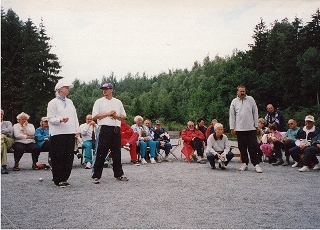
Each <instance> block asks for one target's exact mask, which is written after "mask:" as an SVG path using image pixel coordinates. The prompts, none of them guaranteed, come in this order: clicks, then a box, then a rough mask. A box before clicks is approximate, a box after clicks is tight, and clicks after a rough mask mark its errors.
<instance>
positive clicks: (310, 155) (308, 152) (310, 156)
mask: <svg viewBox="0 0 320 230" xmlns="http://www.w3.org/2000/svg"><path fill="white" fill-rule="evenodd" d="M317 153H320V149H319V148H317V147H316V146H310V147H307V148H305V150H304V158H303V160H302V162H303V165H307V166H309V167H311V163H314V164H319V160H318V158H317V156H316V154H317Z"/></svg>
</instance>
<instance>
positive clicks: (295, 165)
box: [291, 162, 299, 168]
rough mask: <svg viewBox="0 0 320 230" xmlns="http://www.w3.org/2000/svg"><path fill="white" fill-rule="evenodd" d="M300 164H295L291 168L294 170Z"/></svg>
mask: <svg viewBox="0 0 320 230" xmlns="http://www.w3.org/2000/svg"><path fill="white" fill-rule="evenodd" d="M298 164H299V163H298V162H296V163H294V164H293V165H292V166H291V167H292V168H295V167H297V166H298Z"/></svg>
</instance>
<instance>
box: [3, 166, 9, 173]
mask: <svg viewBox="0 0 320 230" xmlns="http://www.w3.org/2000/svg"><path fill="white" fill-rule="evenodd" d="M1 174H9V170H8V168H7V166H6V165H4V166H2V168H1Z"/></svg>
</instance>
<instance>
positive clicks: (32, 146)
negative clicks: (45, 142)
mask: <svg viewBox="0 0 320 230" xmlns="http://www.w3.org/2000/svg"><path fill="white" fill-rule="evenodd" d="M29 117H30V116H29V115H28V114H26V113H24V112H22V113H20V114H19V115H18V116H17V120H18V123H17V124H15V125H13V134H14V138H15V139H14V144H13V146H12V148H13V150H14V167H13V171H19V170H20V168H19V161H20V159H21V157H22V155H23V154H24V152H25V151H26V152H31V154H32V162H33V163H32V169H34V170H37V169H39V168H38V166H37V162H38V158H39V155H40V147H39V146H38V145H37V144H36V142H35V140H34V134H35V128H34V126H33V124H30V123H28V119H29Z"/></svg>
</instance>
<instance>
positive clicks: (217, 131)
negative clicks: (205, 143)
mask: <svg viewBox="0 0 320 230" xmlns="http://www.w3.org/2000/svg"><path fill="white" fill-rule="evenodd" d="M214 132H215V133H216V135H217V136H218V137H219V136H221V135H222V134H223V127H218V128H216V129H215V130H214Z"/></svg>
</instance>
